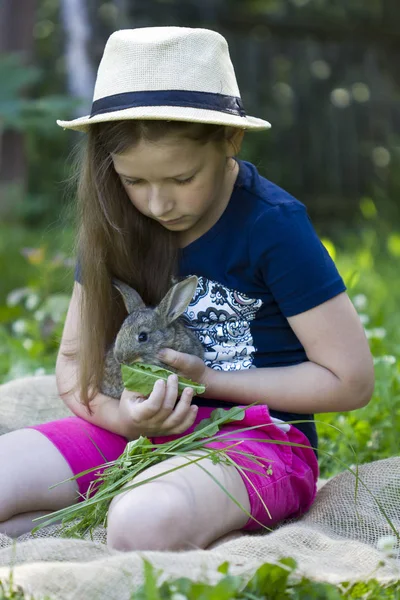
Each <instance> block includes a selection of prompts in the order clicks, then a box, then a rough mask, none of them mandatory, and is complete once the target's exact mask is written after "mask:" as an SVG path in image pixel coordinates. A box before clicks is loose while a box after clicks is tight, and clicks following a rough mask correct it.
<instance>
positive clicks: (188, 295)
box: [156, 275, 198, 325]
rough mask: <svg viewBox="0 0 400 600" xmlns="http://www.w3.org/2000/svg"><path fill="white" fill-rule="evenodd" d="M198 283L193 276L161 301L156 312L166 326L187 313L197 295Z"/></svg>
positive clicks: (177, 284) (177, 285)
mask: <svg viewBox="0 0 400 600" xmlns="http://www.w3.org/2000/svg"><path fill="white" fill-rule="evenodd" d="M197 281H198V280H197V277H196V275H192V276H191V277H188V278H187V279H184V280H183V281H180V282H179V283H176V284H175V285H174V286H173V287H172V288H171V289H170V290H169V292H167V294H166V295H165V296H164V298H163V299H162V300H161V302H160V304H159V305H158V306H157V308H156V312H158V314H159V315H160V317H161V318H162V319H163V321H164V323H165V325H169V324H170V323H172V321H175V319H177V318H178V317H179V316H180V315H181V314H182V313H183V312H185V310H186V309H187V307H188V306H189V304H190V302H191V300H192V298H193V296H194V294H195V291H196V288H197Z"/></svg>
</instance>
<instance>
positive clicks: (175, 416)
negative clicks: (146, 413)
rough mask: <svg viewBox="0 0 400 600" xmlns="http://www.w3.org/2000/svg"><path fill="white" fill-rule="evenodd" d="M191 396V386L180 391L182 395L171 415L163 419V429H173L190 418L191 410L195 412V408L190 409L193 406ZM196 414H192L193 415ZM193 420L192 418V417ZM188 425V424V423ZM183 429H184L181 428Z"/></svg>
mask: <svg viewBox="0 0 400 600" xmlns="http://www.w3.org/2000/svg"><path fill="white" fill-rule="evenodd" d="M192 398H193V390H192V389H191V388H185V389H184V390H183V392H182V396H181V397H180V400H179V402H178V403H177V405H176V407H175V409H174V411H173V412H172V413H171V415H170V416H169V417H168V418H167V419H166V420H165V421H164V423H163V429H164V430H169V429H175V428H176V427H181V426H182V425H183V423H185V422H186V421H187V420H188V418H189V420H190V419H191V418H192V416H191V415H193V412H195V413H197V409H194V411H193V410H191V409H192V408H193V407H192V406H191V402H192ZM195 416H196V415H194V417H195ZM193 421H194V418H193ZM189 427H190V425H189ZM182 431H184V429H183V430H182Z"/></svg>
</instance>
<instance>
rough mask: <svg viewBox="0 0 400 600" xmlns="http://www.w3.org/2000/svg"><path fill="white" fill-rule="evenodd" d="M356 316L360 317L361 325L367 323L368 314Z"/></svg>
mask: <svg viewBox="0 0 400 600" xmlns="http://www.w3.org/2000/svg"><path fill="white" fill-rule="evenodd" d="M358 316H359V317H360V321H361V323H362V324H363V325H368V323H369V320H370V319H369V316H368V315H365V314H361V315H358Z"/></svg>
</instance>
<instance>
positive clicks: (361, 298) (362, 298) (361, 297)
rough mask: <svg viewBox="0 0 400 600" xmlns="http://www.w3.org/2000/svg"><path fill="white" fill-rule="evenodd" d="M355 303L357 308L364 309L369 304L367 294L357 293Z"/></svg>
mask: <svg viewBox="0 0 400 600" xmlns="http://www.w3.org/2000/svg"><path fill="white" fill-rule="evenodd" d="M353 304H354V306H355V307H356V308H357V310H364V308H366V306H367V304H368V301H367V296H366V295H365V294H357V296H354V298H353Z"/></svg>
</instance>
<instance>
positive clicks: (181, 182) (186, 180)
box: [124, 175, 195, 185]
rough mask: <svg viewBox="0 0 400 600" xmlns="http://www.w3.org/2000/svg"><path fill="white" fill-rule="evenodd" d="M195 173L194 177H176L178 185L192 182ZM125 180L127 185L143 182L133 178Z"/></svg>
mask: <svg viewBox="0 0 400 600" xmlns="http://www.w3.org/2000/svg"><path fill="white" fill-rule="evenodd" d="M194 177H195V176H194V175H193V177H189V179H176V180H175V181H176V183H177V184H178V185H185V183H190V182H191V181H193V179H194ZM124 182H125V184H126V185H138V184H139V183H140V182H141V179H136V180H135V181H132V180H131V179H124Z"/></svg>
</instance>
